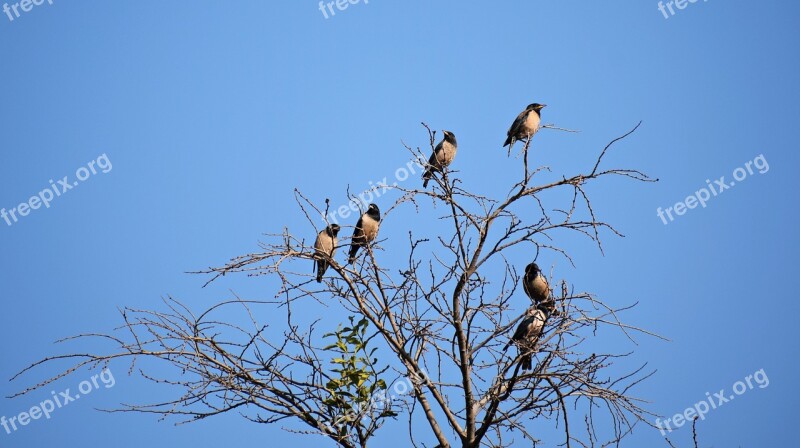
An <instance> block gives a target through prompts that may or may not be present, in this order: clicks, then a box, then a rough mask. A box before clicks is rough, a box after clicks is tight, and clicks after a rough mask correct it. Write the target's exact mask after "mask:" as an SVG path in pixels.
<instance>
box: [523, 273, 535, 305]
mask: <svg viewBox="0 0 800 448" xmlns="http://www.w3.org/2000/svg"><path fill="white" fill-rule="evenodd" d="M530 283H531V282H530V279H529V278H528V273H527V272H525V275H523V276H522V290H523V291H525V294H526V295H527V296H528V298H529V299H531V300H533V291H531V285H530Z"/></svg>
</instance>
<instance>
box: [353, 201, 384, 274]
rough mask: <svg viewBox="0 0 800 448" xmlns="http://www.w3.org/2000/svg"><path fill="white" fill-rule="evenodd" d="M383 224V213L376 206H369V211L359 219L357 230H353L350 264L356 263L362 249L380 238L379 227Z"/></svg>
mask: <svg viewBox="0 0 800 448" xmlns="http://www.w3.org/2000/svg"><path fill="white" fill-rule="evenodd" d="M380 223H381V211H380V209H378V206H377V205H375V204H369V208H367V211H366V212H364V214H363V215H361V217H360V218H358V223H356V228H355V230H353V241H352V242H351V243H350V258H349V260H348V263H353V262H355V261H356V254H357V253H358V250H359V249H361V248H362V247H366V245H367V244H369V243H371V242H372V241H374V240H375V237H377V236H378V227H380Z"/></svg>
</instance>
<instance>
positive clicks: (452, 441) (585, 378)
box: [18, 125, 655, 448]
mask: <svg viewBox="0 0 800 448" xmlns="http://www.w3.org/2000/svg"><path fill="white" fill-rule="evenodd" d="M638 127H639V125H637V126H636V128H634V129H633V130H631V131H630V132H628V133H626V134H624V135H622V136H621V137H619V138H616V139H614V140H613V141H611V142H610V143H609V144H608V145H607V146H605V148H603V149H602V150H601V151H600V152H599V155H598V156H597V157H596V158H594V159H593V160H592V165H591V166H590V167H589V169H588V170H586V171H585V172H583V173H580V174H576V175H572V176H569V177H566V176H564V177H561V179H557V180H552V181H548V182H543V183H541V184H536V183H535V182H534V180H537V179H539V178H541V177H544V176H545V173H546V172H548V171H549V169H548V168H547V167H539V168H532V167H531V166H530V164H529V160H530V158H531V157H530V154H531V152H532V148H531V146H530V145H531V143H530V141H529V142H527V143H525V145H524V148H522V150H521V152H520V153H519V155H518V156H517V157H518V160H519V165H520V166H519V178H518V180H517V181H516V183H514V184H513V185H511V184H509V186H510V187H511V188H510V191H509V193H508V194H507V195H506V196H505V197H502V198H499V199H494V198H490V197H486V196H483V195H481V194H478V193H476V192H475V191H472V190H470V189H468V188H467V187H466V186H465V185H464V183H463V182H462V181H461V180H460V179H459V178H458V176H457V172H454V171H448V170H445V171H444V172H443V173H441V175H437V176H435V177H434V180H435V185H434V187H433V189H431V190H420V189H415V188H406V187H403V186H396V187H391V188H394V189H395V190H397V191H398V198H397V200H396V201H395V202H394V203H393V204H392V205H391V207H390V208H389V210H388V211H387V212H386V213H384V222H386V221H388V220H391V219H392V215H393V213H394V212H395V211H396V210H398V209H401V208H405V209H407V210H409V211H410V212H413V213H418V214H419V215H420V218H421V219H422V218H424V219H426V220H431V221H432V222H433V221H434V220H437V219H438V220H439V221H438V222H439V223H443V225H444V228H446V230H445V231H442V232H439V233H438V234H430V235H428V234H423V235H420V234H416V233H415V232H414V231H412V230H410V229H409V231H408V233H407V234H406V235H403V238H407V239H408V242H407V248H408V249H407V251H406V252H405V253H403V254H397V253H396V251H395V252H393V254H392V255H393V256H392V257H391V261H392V262H394V265H392V263H391V262H387V260H386V258H389V257H385V252H383V249H382V248H381V242H382V241H385V240H382V241H378V242H376V243H375V244H373V245H372V246H370V247H368V248H367V250H365V251H363V252H364V253H363V254H362V255H361V256H360V257H359V259H358V261H357V262H356V263H355V264H354V265H345V264H342V263H340V262H339V261H338V260H337V259H336V257H328V256H327V255H324V254H323V255H320V254H315V251H314V248H313V240H312V241H309V240H307V239H306V238H304V237H303V236H300V234H299V233H292V232H291V231H289V230H288V229H285V230H284V231H283V232H281V233H278V234H271V235H267V241H266V242H262V243H260V249H259V251H258V252H256V253H252V254H247V255H244V256H240V257H237V258H235V259H233V260H231V261H230V262H229V263H227V264H225V265H224V266H221V267H214V268H209V269H207V270H204V271H202V272H201V273H202V274H206V275H209V276H210V279H209V282H212V281H214V280H216V279H218V278H220V277H221V276H226V275H233V274H236V273H243V274H245V275H248V276H270V277H272V278H274V279H277V281H278V282H279V284H280V287H279V288H278V290H277V292H276V294H275V295H274V297H272V298H268V299H264V300H245V299H242V298H239V297H236V296H234V297H232V298H230V299H228V300H224V301H221V302H220V303H218V304H216V305H214V306H213V307H211V308H210V309H208V310H205V311H204V312H202V313H200V314H196V313H195V312H193V311H192V310H191V309H190V308H189V307H187V306H184V305H183V304H181V303H180V302H178V301H177V300H174V299H172V298H169V299H167V300H165V304H166V308H165V309H164V310H161V311H152V310H136V309H130V308H126V309H124V310H121V314H122V321H123V323H122V326H121V327H120V328H118V329H117V331H115V332H113V333H111V334H88V335H81V336H77V337H76V338H87V337H88V338H100V339H103V340H106V341H108V342H109V343H110V344H111V348H110V349H109V350H108V351H107V352H103V353H95V354H80V353H77V354H76V353H73V354H68V355H61V356H55V357H49V358H46V359H43V360H42V361H39V362H37V363H35V364H33V365H31V366H29V367H28V368H26V369H25V370H23V371H22V372H20V374H22V373H25V372H28V371H30V370H31V369H33V368H35V367H37V366H40V365H42V364H44V363H52V362H56V361H66V362H70V364H69V365H68V366H67V367H66V368H65V370H63V373H61V374H60V375H57V376H55V377H51V378H48V379H45V380H44V381H42V382H40V383H38V384H36V385H34V386H32V387H30V388H28V389H26V390H24V391H22V392H20V394H18V395H22V394H25V393H28V392H30V391H32V390H35V389H37V388H41V387H43V386H45V385H47V384H49V383H51V382H53V381H55V380H58V379H59V378H62V377H64V376H66V375H68V374H70V373H72V372H74V371H75V370H77V369H81V368H86V367H89V368H92V367H97V366H98V365H104V364H106V363H109V362H112V361H117V360H118V359H129V360H130V362H131V369H132V371H133V369H134V368H136V369H137V370H136V372H138V374H140V375H141V376H143V377H144V378H147V379H149V380H152V381H153V382H156V383H165V384H169V385H172V386H175V390H176V391H179V392H180V394H179V395H177V396H175V397H173V398H170V399H166V400H164V401H162V402H160V403H150V404H134V405H126V406H123V407H122V408H121V409H118V410H116V411H124V412H146V413H155V414H160V415H162V416H178V417H183V419H182V420H181V421H192V420H198V419H203V418H206V417H210V416H214V415H217V414H220V413H225V412H230V411H236V412H239V413H240V414H241V415H242V416H244V417H245V418H248V419H250V420H252V421H254V422H258V423H279V422H281V424H282V425H283V426H284V428H285V429H287V430H290V431H297V432H301V433H306V434H316V435H320V436H324V437H327V438H328V439H330V440H331V441H333V442H335V444H337V445H338V446H341V447H366V446H367V445H368V442H369V440H370V438H371V437H372V436H373V435H374V434H375V433H376V431H377V430H379V429H380V428H381V426H382V425H383V424H384V423H385V422H386V421H387V420H388V419H397V418H401V416H402V418H404V419H407V422H408V429H409V430H408V439H409V440H408V443H410V444H411V445H412V446H414V447H418V446H433V445H436V444H438V446H440V447H450V446H461V447H464V448H468V447H469V448H477V447H481V446H483V447H506V446H512V445H515V446H516V443H517V442H519V440H520V439H521V440H528V441H529V443H531V444H532V445H534V446H535V445H536V444H538V443H539V442H540V440H539V438H538V437H537V435H536V434H535V433H534V431H532V430H531V429H530V428H531V422H552V425H554V426H556V427H558V428H560V430H561V431H563V440H557V441H555V442H557V443H560V444H563V445H564V446H566V447H571V446H583V447H589V446H591V447H595V446H608V445H619V442H620V441H621V440H622V439H623V438H624V437H625V436H627V435H628V434H630V433H631V431H632V430H633V429H634V427H635V426H636V425H637V424H639V423H642V422H644V423H645V424H647V423H646V421H645V417H647V416H648V415H650V414H649V413H648V412H647V411H646V410H645V409H643V407H642V401H641V400H639V399H637V398H635V397H634V396H632V395H631V388H632V387H633V386H635V385H636V384H637V383H639V382H640V381H642V380H643V379H645V378H647V377H648V376H649V375H650V373H649V372H646V371H645V368H646V365H645V366H641V367H639V368H637V369H634V370H633V371H631V372H628V373H622V374H620V373H619V372H618V371H617V370H616V369H612V368H611V367H612V366H614V364H615V362H617V361H618V360H619V359H620V358H624V357H626V356H628V355H630V353H611V352H609V353H596V352H595V353H586V352H584V350H583V349H582V347H584V346H585V343H586V342H587V340H588V339H590V338H596V337H602V334H603V333H602V330H603V329H605V328H608V329H610V330H613V331H617V332H621V333H622V334H624V335H625V336H627V337H629V338H632V337H633V335H634V334H635V333H640V334H648V335H652V334H651V333H649V332H648V331H646V330H644V329H641V328H637V327H635V326H631V325H628V324H626V323H623V322H622V321H621V320H620V314H621V313H622V312H624V311H626V310H628V309H629V308H631V307H632V306H635V304H632V305H627V306H611V305H609V304H607V303H605V302H604V301H603V300H601V299H600V298H599V297H596V296H595V295H593V294H590V293H588V292H579V291H577V290H576V289H575V288H574V287H573V286H572V285H571V284H570V283H569V282H567V281H566V280H560V281H557V280H556V279H554V278H550V282H549V283H550V285H554V284H555V285H558V287H557V288H556V289H557V291H556V292H555V294H553V300H555V304H556V308H557V311H558V312H557V313H553V314H551V315H550V317H549V318H548V320H547V322H546V326H545V330H544V332H543V334H542V335H541V337H539V338H538V340H537V341H536V342H535V344H534V345H533V346H530V347H524V346H522V345H520V346H519V348H518V350H510V351H503V350H502V349H501V348H502V347H503V346H504V345H505V344H506V343H507V342H508V341H509V338H510V337H511V333H512V332H513V331H514V328H515V327H516V325H517V324H518V322H519V321H520V316H522V315H523V314H524V312H525V310H526V309H527V308H529V307H531V306H532V305H533V304H532V303H530V300H529V299H528V298H527V297H525V295H524V294H521V293H518V292H517V288H518V284H519V281H520V275H521V274H520V263H522V266H524V265H525V264H527V263H528V262H530V261H531V259H532V258H536V257H538V256H539V254H540V253H542V254H548V255H550V256H553V257H560V258H562V259H564V260H566V261H568V262H569V263H573V259H572V258H571V257H570V255H569V254H568V252H567V250H566V249H565V248H563V247H562V246H560V245H558V244H557V243H556V241H558V240H559V239H561V238H568V237H570V236H572V235H575V236H582V237H585V238H586V239H587V240H588V241H590V242H591V243H592V244H594V245H596V246H597V248H598V249H599V250H600V251H602V250H603V246H602V243H601V236H602V235H603V234H605V233H608V234H611V235H620V233H619V232H618V231H617V230H616V229H615V228H614V227H612V226H611V225H610V224H608V223H606V222H604V221H603V220H601V219H600V218H599V217H598V216H597V214H596V212H595V210H594V208H593V207H592V203H591V201H590V199H589V194H588V193H587V190H586V186H587V185H588V184H590V183H592V182H595V181H598V180H600V179H601V178H606V177H612V176H616V177H624V178H627V179H630V180H633V181H640V182H654V181H655V179H652V178H650V177H648V176H647V175H645V174H644V173H642V172H640V171H637V170H633V169H607V168H603V167H602V165H603V162H604V158H605V156H606V155H607V153H608V151H609V150H610V149H611V148H612V146H614V145H615V144H616V143H618V142H620V141H621V140H623V139H625V138H626V137H628V136H630V135H631V134H632V133H633V132H634V131H635V130H636V129H637V128H638ZM425 128H426V129H427V139H426V140H428V141H429V142H428V144H429V146H430V147H429V148H426V151H425V152H428V151H432V150H433V148H434V146H435V145H434V143H435V140H436V135H435V134H436V133H435V132H434V131H431V129H430V128H428V127H427V126H425ZM545 128H550V129H554V130H562V131H563V129H559V128H556V127H555V126H552V125H550V126H545ZM406 149H407V150H408V151H409V152H410V154H412V156H413V157H414V158H416V159H418V160H420V159H421V160H426V158H425V154H423V153H422V151H421V150H420V148H412V147H410V146H407V145H406ZM498 154H500V152H499V151H498ZM376 188H388V187H386V186H378V187H376ZM551 193H553V194H551ZM348 197H350V198H352V199H353V200H354V201H356V202H360V201H357V199H356V198H355V196H353V195H351V194H350V193H349V192H348ZM564 197H566V198H568V199H567V201H566V203H564V202H563V198H564ZM553 198H556V200H557V201H558V202H561V204H560V205H558V206H555V207H553V206H550V205H547V204H549V203H550V202H551V201H553ZM296 199H297V204H298V212H299V213H303V214H304V215H305V217H306V218H307V219H308V222H309V223H310V225H311V226H310V227H311V228H313V229H314V232H313V233H312V232H310V231H309V232H303V235H305V236H313V235H316V230H318V229H317V226H318V225H320V223H321V220H320V219H319V218H318V217H322V221H324V220H325V217H326V216H328V213H327V212H328V205H329V201H328V200H326V201H325V204H324V206H323V205H317V204H314V203H313V202H312V201H310V200H308V199H307V198H306V197H305V196H303V195H302V194H301V193H300V192H299V191H297V193H296ZM327 224H328V223H327V222H324V224H322V225H323V226H324V225H327ZM399 236H400V235H397V234H392V235H381V237H382V238H393V239H394V238H398V237H399ZM347 243H348V241H347V240H346V239H345V241H343V242H342V243H341V244H343V245H346V244H347ZM319 256H324V257H326V258H327V259H328V260H327V261H329V263H330V268H329V271H328V276H327V277H326V279H325V280H324V282H322V283H317V282H316V281H315V279H314V276H313V275H312V273H311V270H310V268H309V266H310V264H311V260H313V259H314V257H319ZM398 260H402V263H401V264H397V263H398ZM390 266H391V267H390ZM520 289H521V288H520ZM520 297H523V298H524V299H521V298H520ZM309 301H316V302H318V303H319V304H320V306H338V307H342V308H343V309H344V310H346V311H347V312H348V313H349V314H350V315H352V316H353V317H352V318H351V319H350V322H349V323H345V324H343V325H338V323H335V322H330V321H329V319H325V318H324V317H323V316H322V315H320V316H312V317H309V316H307V315H301V314H297V313H294V310H295V308H296V304H297V303H301V302H309ZM223 310H226V314H225V319H223V318H221V317H220V315H221V314H222V311H223ZM233 310H238V311H239V312H240V313H241V318H240V319H238V320H232V318H231V314H230V313H231V312H232V311H233ZM265 317H266V319H265V321H262V319H263V318H265ZM334 327H337V328H336V329H335V330H334ZM323 332H325V333H327V334H325V335H321V333H323ZM71 339H75V338H71ZM525 356H531V357H532V358H533V366H532V369H531V370H521V368H520V364H521V363H520V360H521V359H522V358H523V357H525ZM146 360H159V361H166V365H167V366H168V367H169V368H167V369H160V368H156V367H155V366H154V365H152V364H149V363H145V364H142V363H143V362H144V361H146ZM137 363H138V364H137ZM18 376H19V375H18ZM401 382H405V384H404V385H403V388H402V389H403V390H407V392H408V393H407V394H405V395H400V396H395V395H391V394H389V393H388V392H389V391H391V390H394V391H395V392H397V391H398V390H400V389H401V388H399V387H397V385H399V384H400V383H401ZM393 386H394V387H393ZM420 422H427V424H426V425H425V426H426V427H428V428H429V430H430V432H429V433H427V435H425V434H426V431H423V429H424V427H423V428H420V427H418V425H419V423H420ZM434 439H435V440H436V442H434V443H433V444H431V441H432V440H434Z"/></svg>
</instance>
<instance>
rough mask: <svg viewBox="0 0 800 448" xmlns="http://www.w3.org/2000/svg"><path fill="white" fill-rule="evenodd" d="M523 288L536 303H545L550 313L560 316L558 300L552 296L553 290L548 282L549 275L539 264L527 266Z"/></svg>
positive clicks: (523, 278)
mask: <svg viewBox="0 0 800 448" xmlns="http://www.w3.org/2000/svg"><path fill="white" fill-rule="evenodd" d="M522 289H523V290H524V291H525V294H526V295H527V296H528V297H529V298H530V299H531V301H532V302H533V304H534V305H538V304H540V303H541V304H544V305H545V306H546V308H547V312H548V313H552V314H553V315H556V316H558V315H559V312H558V311H557V310H556V302H555V299H553V297H551V293H552V291H551V290H550V284H549V283H548V282H547V277H545V275H544V273H543V272H542V270H541V269H539V265H538V264H536V263H531V264H529V265H527V266H525V275H524V276H523V277H522Z"/></svg>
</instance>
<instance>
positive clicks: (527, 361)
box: [519, 355, 533, 370]
mask: <svg viewBox="0 0 800 448" xmlns="http://www.w3.org/2000/svg"><path fill="white" fill-rule="evenodd" d="M531 360H532V356H531V355H525V356H523V357H522V360H520V362H519V364H520V366H522V370H531V368H532V367H533V363H532V362H531Z"/></svg>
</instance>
